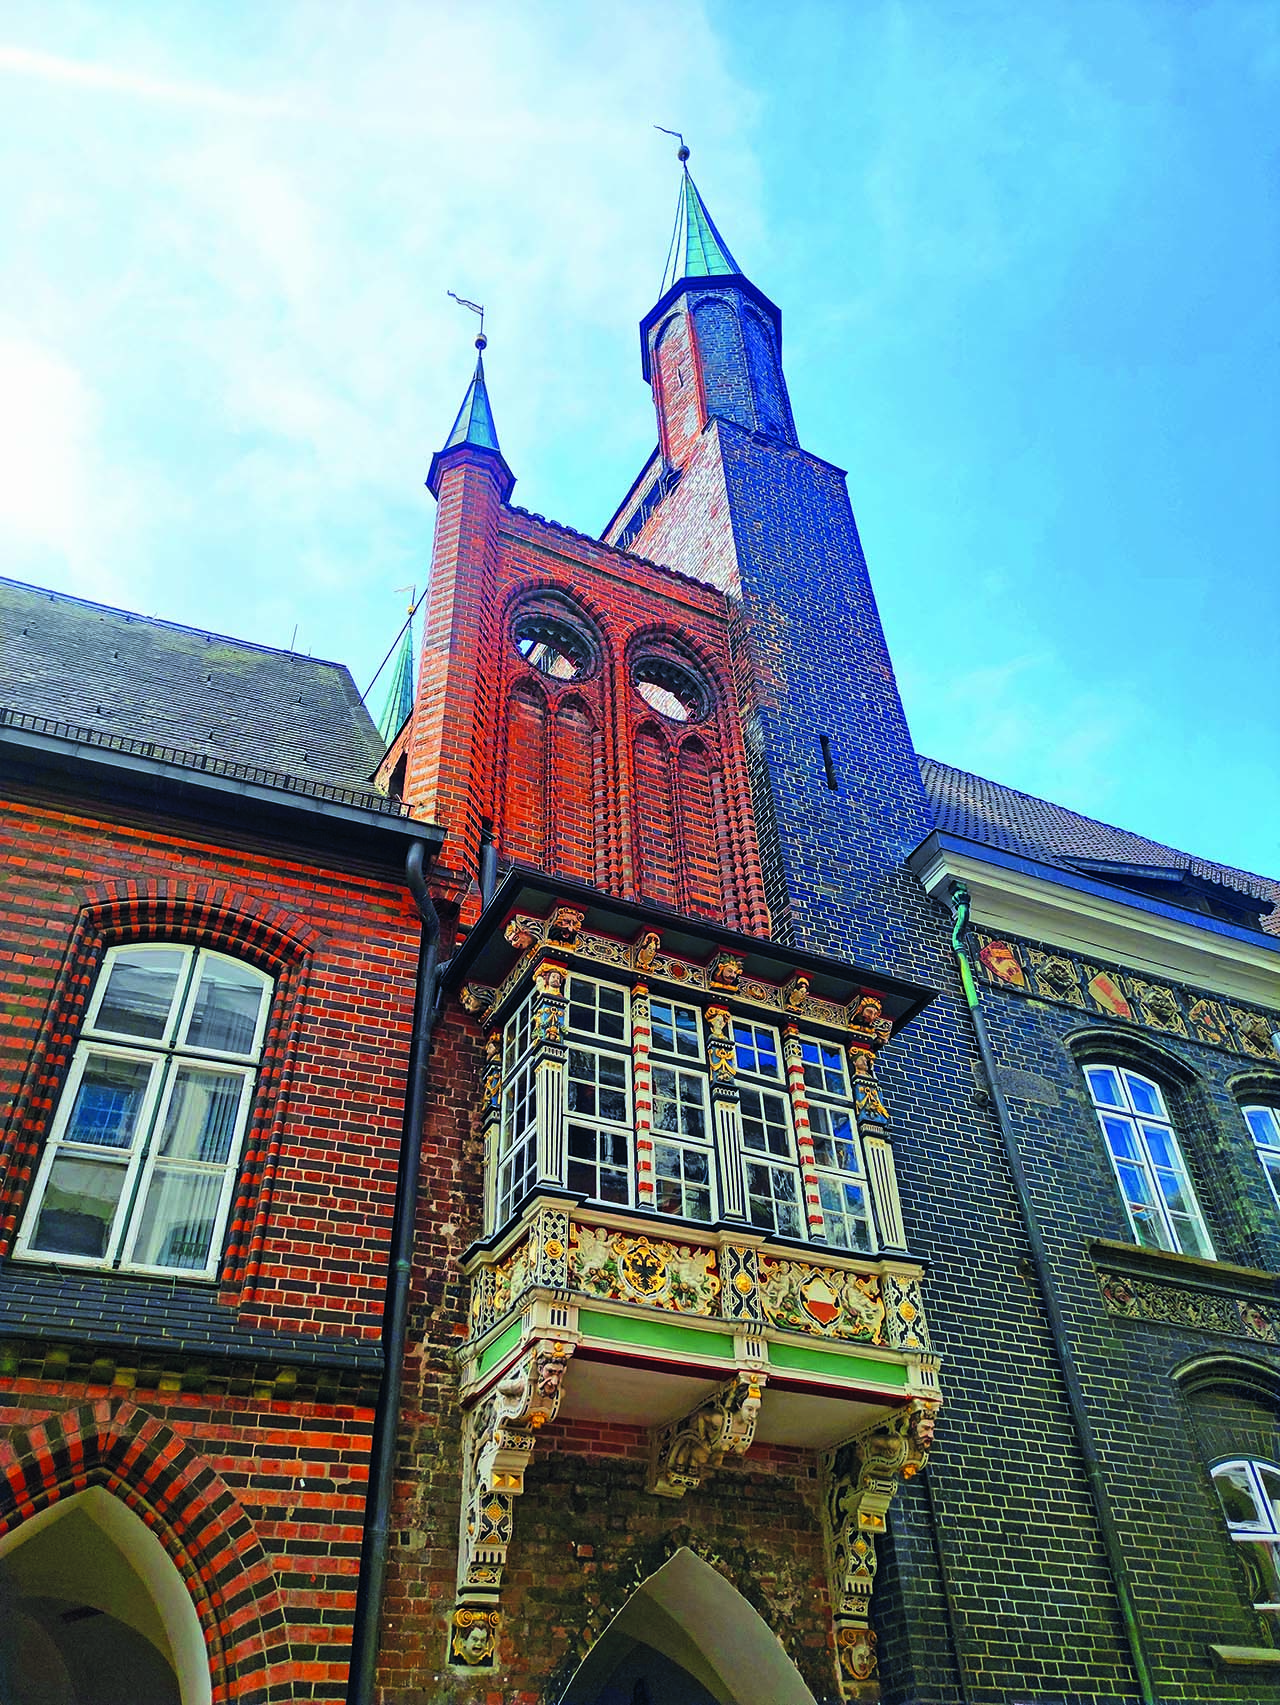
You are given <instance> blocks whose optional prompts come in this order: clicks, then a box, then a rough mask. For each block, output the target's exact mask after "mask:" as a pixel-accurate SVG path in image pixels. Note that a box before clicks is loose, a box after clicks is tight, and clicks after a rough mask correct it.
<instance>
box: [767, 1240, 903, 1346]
mask: <svg viewBox="0 0 1280 1705" xmlns="http://www.w3.org/2000/svg"><path fill="white" fill-rule="evenodd" d="M758 1265H759V1272H760V1279H759V1296H760V1308H761V1312H762V1313H763V1315H764V1318H765V1319H766V1320H767V1321H768V1322H769V1324H770V1325H771V1326H781V1327H785V1328H787V1329H788V1330H790V1331H793V1332H813V1331H815V1330H817V1331H818V1332H820V1333H822V1334H823V1335H824V1336H825V1337H829V1338H860V1339H862V1340H864V1341H865V1342H867V1343H871V1344H883V1343H884V1341H885V1332H884V1326H885V1305H884V1298H883V1297H882V1295H881V1292H880V1281H879V1280H878V1279H876V1278H873V1277H870V1276H868V1277H866V1278H863V1277H862V1276H861V1275H860V1274H858V1273H845V1272H842V1271H840V1269H838V1268H835V1267H815V1266H811V1265H809V1264H808V1263H807V1262H801V1261H781V1260H777V1259H775V1258H774V1257H773V1256H769V1255H761V1256H759V1257H758Z"/></svg>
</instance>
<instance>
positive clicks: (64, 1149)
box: [13, 941, 274, 1280]
mask: <svg viewBox="0 0 1280 1705" xmlns="http://www.w3.org/2000/svg"><path fill="white" fill-rule="evenodd" d="M150 950H154V951H155V953H156V954H157V955H159V954H160V953H162V952H164V953H169V954H175V953H176V954H179V955H180V956H181V969H180V970H179V973H178V978H177V982H176V984H175V987H174V992H173V994H172V996H171V997H170V1003H169V1009H168V1013H167V1015H166V1020H165V1025H164V1029H163V1031H162V1033H161V1034H160V1035H159V1036H157V1037H145V1038H144V1037H131V1036H129V1035H128V1034H127V1033H125V1032H122V1031H118V1030H107V1029H105V1028H101V1027H99V1025H98V1017H99V1014H100V1012H101V1009H102V1005H103V1001H104V1000H105V997H106V993H107V988H108V986H109V984H110V980H111V976H112V973H113V971H114V969H115V966H116V965H117V964H118V963H119V961H120V960H121V959H122V958H134V959H136V958H137V957H138V956H140V955H145V954H146V953H147V952H148V951H150ZM211 963H223V964H229V965H234V966H235V967H236V969H237V970H238V971H240V972H244V973H247V974H248V975H250V976H251V977H252V978H254V979H255V980H257V981H258V982H259V984H260V987H261V996H260V998H259V1002H258V1011H257V1017H256V1020H255V1023H254V1031H253V1038H252V1042H251V1045H250V1047H249V1048H248V1049H247V1050H246V1051H244V1052H240V1051H235V1050H227V1049H219V1048H208V1047H199V1046H194V1045H191V1044H189V1043H187V1042H185V1041H184V1040H183V1037H184V1036H185V1033H186V1031H187V1029H188V1027H189V1025H190V1023H191V1019H192V1015H193V1012H194V1007H195V1002H196V997H197V994H198V992H199V989H200V984H201V980H202V969H203V967H204V966H206V965H208V964H211ZM273 993H274V985H273V981H272V978H271V977H270V976H269V975H268V974H267V973H266V972H264V971H260V970H259V969H258V968H257V967H256V966H254V965H251V964H250V963H249V962H248V961H247V960H244V959H238V958H236V957H235V956H234V955H232V954H229V953H220V952H218V951H217V950H215V949H214V948H207V947H198V946H193V945H190V944H188V943H185V942H174V941H158V942H124V943H121V944H120V945H119V946H116V947H112V948H109V949H108V951H107V952H106V954H105V955H104V956H103V961H102V964H101V966H100V967H99V970H98V975H97V979H96V982H95V984H94V990H93V994H92V996H91V998H90V1002H89V1007H88V1011H87V1013H86V1017H85V1022H84V1025H83V1027H82V1029H81V1033H80V1036H79V1039H78V1041H77V1043H76V1048H75V1053H74V1054H73V1056H72V1061H71V1066H70V1069H69V1071H68V1073H67V1078H66V1082H65V1084H64V1085H63V1089H62V1093H61V1095H60V1097H59V1100H58V1106H57V1109H56V1111H55V1113H54V1118H53V1122H52V1124H51V1125H50V1128H49V1134H48V1137H47V1139H46V1141H45V1145H44V1152H43V1153H42V1155H41V1157H40V1164H39V1167H38V1168H37V1171H36V1176H35V1180H34V1183H33V1185H32V1189H31V1194H30V1196H29V1198H28V1200H27V1205H26V1208H25V1210H24V1213H23V1217H22V1224H21V1226H20V1228H19V1232H18V1237H17V1240H16V1242H15V1244H14V1251H13V1253H14V1258H15V1259H16V1260H26V1261H39V1262H44V1263H49V1264H54V1265H57V1266H71V1267H84V1268H91V1269H95V1270H97V1271H100V1272H101V1271H107V1272H131V1273H146V1274H152V1275H156V1276H158V1277H166V1278H171V1279H172V1278H177V1279H183V1280H199V1279H213V1278H216V1277H217V1274H218V1269H219V1267H220V1265H221V1261H222V1247H223V1243H224V1241H225V1237H226V1227H227V1217H228V1214H229V1212H230V1207H231V1201H232V1196H233V1194H234V1191H235V1186H236V1182H237V1180H238V1178H239V1175H240V1159H241V1151H242V1149H243V1146H244V1137H245V1132H246V1130H247V1129H248V1124H249V1117H250V1114H251V1112H252V1109H253V1103H254V1099H255V1093H256V1088H257V1077H258V1071H259V1068H260V1065H261V1056H262V1043H263V1038H264V1036H265V1034H266V1027H267V1023H268V1020H269V1016H270V1012H271V1006H272V997H273ZM95 1057H96V1058H106V1059H120V1060H126V1061H128V1062H130V1063H133V1064H137V1063H146V1064H147V1065H148V1067H149V1074H150V1075H149V1077H148V1081H147V1086H146V1088H145V1090H144V1091H143V1095H142V1100H141V1103H140V1105H139V1108H138V1114H137V1118H136V1121H135V1124H134V1127H133V1131H132V1134H131V1138H130V1142H129V1147H128V1150H127V1151H125V1150H123V1149H119V1148H114V1147H111V1146H109V1145H106V1144H89V1143H77V1142H75V1141H73V1140H71V1139H69V1138H68V1137H67V1135H66V1133H67V1129H68V1127H69V1125H70V1122H71V1117H72V1114H73V1112H74V1111H75V1106H76V1100H77V1097H78V1094H79V1090H80V1085H81V1083H82V1081H83V1078H84V1075H85V1072H86V1070H87V1069H88V1067H89V1064H90V1062H91V1061H92V1060H93V1059H94V1058H95ZM184 1067H190V1068H195V1069H196V1070H208V1069H210V1068H211V1067H217V1068H218V1069H219V1070H220V1072H221V1073H222V1074H224V1075H227V1076H232V1077H238V1078H239V1079H240V1080H241V1088H240V1092H239V1099H238V1102H237V1106H236V1111H235V1116H234V1121H233V1129H232V1133H231V1138H230V1142H229V1144H228V1148H227V1155H226V1159H225V1160H222V1161H216V1162H212V1161H211V1162H200V1161H192V1160H189V1159H187V1160H177V1161H174V1160H172V1159H170V1158H169V1157H166V1156H164V1155H162V1154H161V1153H160V1146H161V1139H162V1137H163V1135H164V1129H165V1120H166V1117H167V1114H168V1110H169V1106H170V1103H171V1101H172V1098H173V1094H174V1090H175V1088H176V1085H177V1081H178V1077H179V1074H180V1072H181V1071H182V1070H183V1068H184ZM59 1159H69V1160H72V1161H74V1160H77V1159H80V1160H84V1161H86V1162H92V1163H96V1164H98V1165H104V1164H105V1165H112V1164H114V1165H116V1166H118V1167H119V1168H120V1169H121V1170H122V1171H123V1172H124V1174H125V1177H124V1183H123V1185H122V1187H121V1190H120V1195H119V1197H118V1200H117V1205H116V1210H115V1213H114V1215H113V1217H112V1220H111V1222H110V1226H109V1228H108V1232H107V1240H106V1247H105V1249H104V1250H103V1253H102V1254H101V1255H77V1254H73V1253H70V1252H66V1251H62V1250H50V1249H39V1248H33V1247H32V1243H33V1240H34V1239H35V1237H36V1235H37V1233H38V1230H39V1226H40V1216H41V1212H42V1209H43V1205H44V1200H45V1195H46V1192H47V1189H48V1185H49V1180H50V1178H51V1176H52V1174H53V1171H54V1168H55V1167H56V1166H57V1164H58V1161H59ZM158 1167H166V1168H169V1167H171V1168H172V1169H173V1170H175V1171H188V1172H197V1173H198V1172H199V1171H201V1170H203V1171H205V1172H206V1173H207V1174H210V1175H212V1174H213V1173H215V1172H219V1171H220V1172H221V1173H222V1175H223V1176H222V1182H221V1186H220V1188H219V1190H218V1193H217V1199H216V1206H215V1208H214V1212H213V1215H212V1231H211V1233H210V1238H209V1253H208V1256H207V1259H206V1261H205V1264H204V1266H203V1267H199V1268H196V1267H176V1266H163V1265H159V1264H157V1263H154V1262H143V1261H138V1260H135V1259H134V1251H135V1250H136V1248H137V1244H138V1240H139V1237H140V1236H141V1233H142V1227H143V1221H144V1218H145V1214H146V1208H147V1204H148V1197H149V1192H150V1188H151V1182H152V1179H153V1178H154V1176H155V1173H156V1170H157V1168H158Z"/></svg>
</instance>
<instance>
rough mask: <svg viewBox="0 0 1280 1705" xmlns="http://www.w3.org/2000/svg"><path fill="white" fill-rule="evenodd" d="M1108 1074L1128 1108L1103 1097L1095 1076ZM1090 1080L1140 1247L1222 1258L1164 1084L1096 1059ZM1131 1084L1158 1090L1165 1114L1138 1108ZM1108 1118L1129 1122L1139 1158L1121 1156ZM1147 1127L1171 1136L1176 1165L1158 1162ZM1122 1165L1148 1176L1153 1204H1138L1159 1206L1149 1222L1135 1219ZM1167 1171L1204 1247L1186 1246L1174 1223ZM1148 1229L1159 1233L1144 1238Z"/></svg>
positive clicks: (1092, 1097)
mask: <svg viewBox="0 0 1280 1705" xmlns="http://www.w3.org/2000/svg"><path fill="white" fill-rule="evenodd" d="M1103 1071H1105V1072H1110V1073H1111V1075H1112V1076H1113V1077H1114V1078H1115V1080H1116V1082H1117V1083H1118V1084H1119V1085H1120V1095H1121V1101H1122V1102H1123V1105H1122V1106H1111V1105H1109V1104H1107V1103H1105V1102H1102V1101H1100V1100H1099V1099H1098V1095H1097V1092H1096V1090H1095V1089H1094V1083H1093V1077H1092V1075H1091V1074H1092V1073H1093V1072H1103ZM1084 1078H1085V1084H1086V1086H1087V1087H1088V1090H1089V1099H1090V1101H1091V1102H1092V1104H1093V1110H1094V1113H1095V1115H1096V1116H1097V1120H1098V1126H1099V1129H1100V1130H1101V1132H1102V1140H1103V1142H1104V1144H1105V1145H1106V1150H1107V1154H1108V1156H1109V1158H1110V1161H1111V1170H1112V1172H1113V1173H1114V1175H1115V1180H1116V1187H1117V1189H1118V1190H1119V1192H1120V1200H1121V1202H1123V1204H1124V1210H1125V1214H1126V1215H1127V1217H1128V1221H1129V1227H1130V1230H1131V1231H1132V1232H1133V1237H1134V1241H1135V1242H1136V1243H1140V1244H1145V1245H1146V1246H1147V1247H1154V1248H1157V1249H1164V1250H1166V1251H1168V1252H1169V1253H1171V1254H1174V1255H1184V1254H1186V1255H1196V1256H1199V1257H1200V1258H1201V1259H1204V1260H1209V1261H1214V1260H1216V1259H1217V1256H1216V1255H1215V1253H1214V1248H1213V1239H1212V1238H1211V1237H1210V1236H1209V1228H1208V1226H1207V1225H1206V1224H1205V1218H1204V1214H1203V1213H1202V1211H1201V1208H1200V1203H1199V1201H1198V1199H1197V1197H1196V1193H1195V1188H1194V1186H1193V1185H1192V1182H1191V1174H1190V1173H1189V1171H1188V1170H1187V1162H1186V1157H1185V1155H1184V1154H1183V1152H1182V1145H1181V1143H1180V1142H1179V1141H1178V1132H1177V1127H1176V1126H1175V1125H1174V1122H1173V1117H1172V1115H1171V1114H1170V1112H1169V1108H1168V1104H1167V1102H1166V1101H1165V1098H1164V1091H1163V1090H1162V1089H1161V1087H1160V1085H1159V1084H1158V1083H1156V1082H1155V1081H1154V1079H1152V1078H1149V1077H1145V1076H1144V1075H1143V1074H1142V1073H1141V1072H1135V1071H1132V1070H1130V1068H1129V1067H1128V1066H1123V1065H1121V1064H1120V1063H1119V1062H1118V1061H1116V1060H1090V1061H1089V1062H1088V1063H1087V1064H1086V1065H1085V1067H1084ZM1131 1080H1132V1081H1133V1082H1136V1083H1140V1084H1142V1085H1144V1087H1145V1088H1147V1089H1149V1090H1150V1091H1151V1092H1152V1094H1153V1095H1154V1097H1155V1101H1156V1105H1157V1107H1158V1108H1159V1109H1160V1111H1159V1113H1147V1112H1144V1111H1143V1110H1142V1109H1141V1108H1140V1107H1139V1106H1138V1105H1137V1102H1136V1100H1135V1099H1134V1096H1133V1092H1132V1089H1131V1088H1130V1081H1131ZM1108 1117H1110V1118H1112V1119H1114V1120H1117V1121H1123V1122H1124V1123H1126V1124H1127V1125H1128V1126H1129V1127H1130V1129H1131V1131H1132V1135H1133V1138H1134V1146H1135V1149H1136V1152H1135V1153H1134V1154H1132V1155H1127V1154H1126V1155H1120V1156H1117V1154H1116V1146H1115V1139H1114V1137H1113V1135H1112V1133H1111V1132H1110V1131H1108V1129H1107V1125H1106V1119H1107V1118H1108ZM1144 1123H1145V1124H1147V1125H1150V1126H1153V1127H1155V1126H1159V1127H1160V1128H1161V1129H1162V1130H1164V1131H1165V1132H1166V1133H1167V1136H1168V1142H1169V1148H1170V1151H1171V1153H1172V1155H1173V1157H1174V1164H1173V1165H1172V1166H1164V1165H1161V1164H1159V1163H1158V1162H1157V1161H1156V1160H1155V1159H1154V1158H1153V1155H1152V1151H1151V1147H1150V1144H1149V1142H1148V1139H1147V1137H1146V1135H1145V1134H1144V1132H1143V1128H1142V1127H1143V1124H1144ZM1122 1163H1123V1164H1124V1165H1129V1166H1134V1167H1136V1168H1137V1169H1138V1170H1139V1171H1140V1172H1141V1173H1142V1175H1143V1178H1144V1180H1145V1183H1146V1185H1147V1189H1148V1191H1149V1192H1150V1195H1151V1202H1150V1203H1142V1204H1138V1206H1139V1207H1141V1208H1142V1209H1143V1210H1150V1209H1151V1208H1152V1207H1153V1208H1154V1212H1153V1213H1152V1212H1148V1213H1147V1218H1146V1220H1145V1222H1143V1223H1139V1217H1138V1216H1137V1215H1135V1211H1134V1204H1131V1203H1130V1201H1129V1194H1128V1191H1127V1190H1126V1188H1125V1184H1124V1178H1123V1174H1122V1173H1121V1170H1120V1167H1121V1164H1122ZM1166 1173H1167V1174H1170V1175H1171V1176H1173V1177H1174V1178H1176V1180H1177V1182H1178V1184H1179V1185H1180V1187H1181V1189H1182V1191H1183V1193H1184V1195H1185V1198H1186V1201H1187V1204H1188V1209H1189V1211H1188V1212H1187V1213H1186V1214H1185V1215H1179V1216H1178V1217H1179V1218H1185V1219H1186V1220H1187V1221H1188V1222H1189V1224H1190V1225H1191V1226H1192V1228H1193V1229H1194V1231H1195V1232H1197V1233H1198V1234H1199V1237H1200V1239H1201V1240H1202V1242H1203V1244H1204V1247H1203V1249H1184V1248H1183V1240H1182V1239H1181V1238H1180V1237H1179V1236H1178V1228H1177V1226H1176V1225H1175V1223H1174V1216H1173V1214H1172V1213H1171V1211H1170V1209H1169V1207H1168V1205H1167V1203H1166V1200H1165V1193H1164V1191H1163V1189H1162V1188H1161V1183H1160V1179H1161V1175H1162V1174H1166ZM1148 1230H1151V1231H1154V1232H1155V1233H1156V1235H1155V1236H1144V1235H1143V1233H1144V1232H1145V1231H1148Z"/></svg>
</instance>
